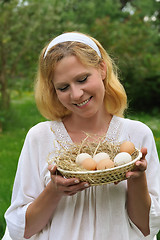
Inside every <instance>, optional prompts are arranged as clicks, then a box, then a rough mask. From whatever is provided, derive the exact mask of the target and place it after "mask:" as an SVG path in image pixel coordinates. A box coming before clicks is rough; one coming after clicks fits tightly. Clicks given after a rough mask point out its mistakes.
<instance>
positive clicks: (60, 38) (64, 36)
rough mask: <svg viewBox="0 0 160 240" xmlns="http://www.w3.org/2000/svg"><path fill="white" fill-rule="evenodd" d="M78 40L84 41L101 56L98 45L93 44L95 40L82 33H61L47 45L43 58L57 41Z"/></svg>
mask: <svg viewBox="0 0 160 240" xmlns="http://www.w3.org/2000/svg"><path fill="white" fill-rule="evenodd" d="M72 41H73V42H80V43H84V44H86V45H88V46H90V47H91V48H93V49H94V50H95V51H96V52H97V54H98V55H99V57H101V53H100V51H99V48H98V46H97V45H96V44H95V42H94V41H93V40H92V39H91V38H89V37H87V36H85V35H84V34H81V33H63V34H61V35H59V36H58V37H56V38H54V39H53V40H52V41H51V42H50V43H49V45H48V47H47V49H46V51H45V53H44V58H45V57H46V55H47V53H48V51H49V50H50V49H51V48H52V47H53V46H55V45H56V44H58V43H63V42H72Z"/></svg>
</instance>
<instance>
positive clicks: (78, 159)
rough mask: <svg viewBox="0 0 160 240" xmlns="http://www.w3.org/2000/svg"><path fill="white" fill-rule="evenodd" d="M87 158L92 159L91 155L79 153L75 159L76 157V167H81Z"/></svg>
mask: <svg viewBox="0 0 160 240" xmlns="http://www.w3.org/2000/svg"><path fill="white" fill-rule="evenodd" d="M87 158H92V157H91V155H89V154H88V153H80V154H78V155H77V157H76V163H77V164H78V165H81V163H82V162H83V161H84V160H85V159H87Z"/></svg>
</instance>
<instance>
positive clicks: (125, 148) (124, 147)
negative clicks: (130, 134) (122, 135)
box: [120, 141, 135, 155]
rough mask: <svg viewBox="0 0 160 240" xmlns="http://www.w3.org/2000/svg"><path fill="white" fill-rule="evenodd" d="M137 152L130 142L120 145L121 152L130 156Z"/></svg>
mask: <svg viewBox="0 0 160 240" xmlns="http://www.w3.org/2000/svg"><path fill="white" fill-rule="evenodd" d="M134 151H135V146H134V144H133V143H132V142H130V141H125V142H123V143H122V144H121V145H120V152H127V153H129V154H130V155H131V154H132V153H133V152H134Z"/></svg>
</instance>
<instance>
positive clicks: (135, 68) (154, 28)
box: [0, 0, 160, 119]
mask: <svg viewBox="0 0 160 240" xmlns="http://www.w3.org/2000/svg"><path fill="white" fill-rule="evenodd" d="M158 4H159V2H158V1H156V0H141V1H138V0H114V1H113V0H103V1H101V0H88V1H86V0H79V1H78V0H61V1H58V0H52V1H51V0H44V1H41V2H39V1H38V0H30V1H25V0H12V1H7V0H6V1H5V0H3V1H1V2H0V24H1V28H0V110H2V109H6V108H8V107H9V103H10V91H11V89H13V88H16V89H22V88H25V89H26V88H31V86H32V84H33V78H34V75H35V71H36V65H37V56H38V55H39V52H40V50H41V49H42V46H43V45H45V44H46V43H47V42H48V40H49V39H51V38H53V37H54V36H56V35H58V34H59V33H61V32H65V31H72V30H75V31H82V32H86V33H90V34H91V35H92V36H93V37H96V38H97V39H98V40H99V41H100V42H101V43H102V44H103V46H104V47H105V48H106V50H107V51H108V52H109V53H110V54H111V55H114V56H116V59H115V60H116V62H117V63H118V65H119V67H120V69H121V72H122V78H123V79H124V80H125V81H124V83H125V86H126V88H127V92H128V93H129V96H130V98H131V100H132V99H137V101H139V102H144V101H141V99H142V98H143V99H145V101H146V103H147V104H149V105H151V104H153V102H152V101H149V100H148V99H149V98H152V97H153V96H154V97H153V99H156V101H155V103H156V104H159V101H160V100H159V98H158V97H157V96H158V95H159V94H160V90H159V89H160V87H159V82H160V80H159V75H160V73H159V61H160V60H159V59H160V58H159V32H158V31H159V25H160V24H159V23H160V22H159V21H160V20H159V8H158ZM144 85H145V89H148V90H147V92H146V95H145V94H144V91H143V93H142V89H143V86H144ZM135 94H136V97H135ZM146 96H148V97H146ZM157 98H158V99H157ZM135 102H136V101H135V100H134V103H135ZM155 103H154V105H155ZM147 104H146V106H147ZM1 114H2V111H1ZM0 119H2V118H1V117H0Z"/></svg>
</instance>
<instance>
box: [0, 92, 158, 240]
mask: <svg viewBox="0 0 160 240" xmlns="http://www.w3.org/2000/svg"><path fill="white" fill-rule="evenodd" d="M128 117H129V118H132V119H137V120H140V121H142V122H144V123H146V124H147V125H148V126H149V127H150V128H151V129H152V131H153V133H154V136H155V140H156V144H157V149H158V152H159V153H160V131H159V129H160V121H159V118H160V114H157V115H155V116H152V115H150V114H146V113H138V114H135V113H132V115H129V116H128ZM43 120H44V119H43V117H41V115H40V114H39V113H38V111H37V109H36V106H35V103H34V97H33V94H32V93H23V94H22V96H21V97H20V96H19V95H18V94H17V93H16V92H14V93H13V94H12V104H11V109H10V111H9V113H8V117H7V121H6V122H5V124H4V130H3V132H2V133H0V176H1V178H0V239H1V238H2V236H3V233H4V230H5V221H4V213H5V211H6V209H7V208H8V206H9V205H10V198H11V192H12V186H13V181H14V177H15V172H16V168H17V162H18V158H19V154H20V151H21V148H22V146H23V142H24V139H25V136H26V133H27V132H28V130H29V129H30V128H31V127H32V126H33V125H35V124H36V123H38V122H40V121H43ZM158 239H159V240H160V234H159V237H158Z"/></svg>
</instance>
